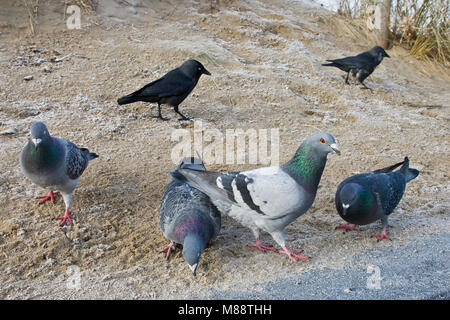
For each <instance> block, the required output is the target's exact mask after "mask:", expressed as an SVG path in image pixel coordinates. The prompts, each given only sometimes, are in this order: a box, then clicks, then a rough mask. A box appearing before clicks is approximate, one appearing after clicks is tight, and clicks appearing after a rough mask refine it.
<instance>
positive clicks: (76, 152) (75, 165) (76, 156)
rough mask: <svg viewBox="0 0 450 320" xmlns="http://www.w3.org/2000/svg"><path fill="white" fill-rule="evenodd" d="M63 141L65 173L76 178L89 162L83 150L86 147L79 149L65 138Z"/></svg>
mask: <svg viewBox="0 0 450 320" xmlns="http://www.w3.org/2000/svg"><path fill="white" fill-rule="evenodd" d="M64 142H65V148H66V173H67V175H68V176H69V177H70V178H71V179H77V178H79V177H80V176H81V174H82V173H83V171H84V170H85V169H86V167H87V165H88V163H89V159H88V158H87V156H86V152H85V151H86V150H87V149H83V148H81V149H80V148H78V147H77V146H76V145H75V144H73V143H72V142H70V141H67V140H64Z"/></svg>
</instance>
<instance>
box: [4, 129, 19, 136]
mask: <svg viewBox="0 0 450 320" xmlns="http://www.w3.org/2000/svg"><path fill="white" fill-rule="evenodd" d="M16 133H17V130H16V129H14V128H9V129H6V130H3V131H2V132H0V135H2V136H3V135H10V134H16Z"/></svg>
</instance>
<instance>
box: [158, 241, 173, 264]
mask: <svg viewBox="0 0 450 320" xmlns="http://www.w3.org/2000/svg"><path fill="white" fill-rule="evenodd" d="M172 251H177V247H175V246H174V245H173V241H170V243H169V245H168V246H167V247H165V248H164V249H162V250H161V251H160V252H164V253H167V254H166V259H167V260H169V257H170V254H171V253H172Z"/></svg>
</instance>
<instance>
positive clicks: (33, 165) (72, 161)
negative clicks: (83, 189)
mask: <svg viewBox="0 0 450 320" xmlns="http://www.w3.org/2000/svg"><path fill="white" fill-rule="evenodd" d="M97 157H98V155H97V154H95V153H91V152H89V150H88V149H85V148H78V147H77V146H76V145H75V144H73V143H72V142H70V141H68V140H65V139H61V138H56V137H52V136H51V135H50V133H49V132H48V129H47V127H46V126H45V124H44V123H42V122H35V123H33V124H32V125H31V137H30V138H29V140H28V142H27V143H26V144H25V146H24V147H23V149H22V152H21V153H20V166H21V168H22V171H23V172H24V174H25V176H26V177H27V178H28V179H30V180H31V181H32V182H33V183H35V184H37V185H38V186H40V187H43V188H49V189H50V192H49V193H48V194H47V195H45V196H42V197H40V198H41V199H42V200H41V202H40V203H41V204H42V203H44V202H46V201H48V200H50V201H51V202H53V201H54V196H55V195H56V194H58V192H54V191H53V190H57V191H59V192H61V194H62V196H63V198H64V203H65V205H66V210H65V214H64V216H63V217H60V218H56V219H57V220H62V222H61V226H63V225H64V224H65V223H66V221H68V222H70V223H72V219H71V218H70V211H69V209H70V204H71V202H72V192H73V191H74V190H75V188H76V187H77V185H78V181H79V180H80V176H81V174H82V173H83V171H84V170H85V169H86V168H87V166H88V163H89V161H90V160H92V159H95V158H97Z"/></svg>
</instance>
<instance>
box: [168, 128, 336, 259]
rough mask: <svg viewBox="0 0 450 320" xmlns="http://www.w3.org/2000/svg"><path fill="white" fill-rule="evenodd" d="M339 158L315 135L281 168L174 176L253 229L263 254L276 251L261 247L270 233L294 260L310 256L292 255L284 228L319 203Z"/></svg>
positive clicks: (323, 136) (324, 137)
mask: <svg viewBox="0 0 450 320" xmlns="http://www.w3.org/2000/svg"><path fill="white" fill-rule="evenodd" d="M330 152H331V153H337V154H340V151H339V147H338V145H337V143H336V142H335V139H334V137H333V136H332V135H331V134H329V133H316V134H313V135H311V136H310V137H309V138H307V139H306V140H305V141H304V142H303V143H302V144H301V145H300V147H299V148H298V149H297V151H296V153H295V155H294V156H293V158H292V159H291V160H289V161H288V162H287V163H285V164H284V165H282V166H272V167H263V168H258V169H254V170H250V171H242V172H228V173H219V172H211V171H208V172H206V171H199V170H194V169H189V168H184V169H183V168H180V169H177V170H174V171H172V172H171V173H172V176H173V177H175V178H177V179H179V180H180V181H184V182H187V183H188V184H190V185H191V186H193V187H195V188H197V189H199V190H200V191H202V192H204V193H206V194H207V195H208V196H209V197H210V198H211V201H212V202H213V204H215V205H216V206H217V208H218V209H219V211H221V212H223V213H226V214H228V215H229V216H231V217H232V218H234V219H236V220H238V221H239V222H240V223H241V224H243V225H244V226H246V227H248V228H250V229H251V230H252V231H253V234H254V236H255V238H256V243H255V244H250V245H249V246H251V247H256V248H257V249H259V250H260V251H262V252H264V251H265V250H269V251H274V252H276V251H277V250H276V249H275V248H273V247H271V246H267V245H263V244H262V243H261V242H260V238H259V232H260V230H263V231H265V232H268V233H269V234H270V235H271V236H272V238H273V239H274V240H275V242H276V243H277V244H278V245H279V246H280V247H281V248H282V249H283V250H279V251H278V252H279V253H280V254H286V255H287V256H288V257H289V259H290V260H291V261H294V262H295V261H297V259H302V260H306V259H309V257H306V256H301V255H299V254H298V253H301V252H302V251H297V252H291V251H290V250H289V248H288V247H287V246H286V241H285V233H284V229H285V228H286V226H287V225H289V224H290V223H292V222H293V221H294V220H295V219H297V218H298V217H299V216H301V215H302V214H303V213H305V212H306V211H307V210H308V209H309V208H310V207H311V205H312V203H313V202H314V198H315V196H316V193H317V188H318V185H319V181H320V178H321V176H322V172H323V170H324V168H325V164H326V162H327V155H328V153H330Z"/></svg>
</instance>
